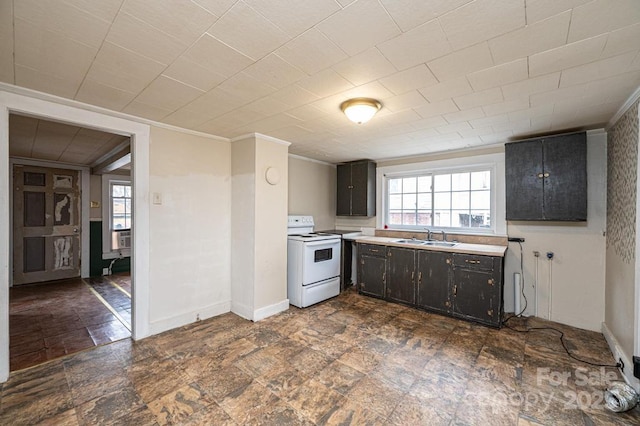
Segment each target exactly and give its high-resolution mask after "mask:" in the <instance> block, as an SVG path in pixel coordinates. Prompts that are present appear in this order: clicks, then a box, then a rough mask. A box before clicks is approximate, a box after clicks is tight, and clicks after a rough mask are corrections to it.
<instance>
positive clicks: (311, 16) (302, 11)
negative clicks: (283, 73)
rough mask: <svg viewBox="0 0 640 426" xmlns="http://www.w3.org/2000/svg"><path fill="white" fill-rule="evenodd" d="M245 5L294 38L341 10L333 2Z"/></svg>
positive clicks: (284, 0) (260, 0) (269, 0)
mask: <svg viewBox="0 0 640 426" xmlns="http://www.w3.org/2000/svg"><path fill="white" fill-rule="evenodd" d="M245 3H247V4H248V5H249V6H251V7H252V8H253V9H255V10H256V11H258V12H259V13H260V14H261V15H262V16H264V17H265V18H267V19H268V20H269V21H271V22H273V23H274V24H276V25H277V26H278V27H280V29H282V30H283V31H284V32H286V33H287V34H289V35H290V36H292V37H295V36H297V35H299V34H301V33H303V32H304V31H306V30H308V29H309V28H311V27H313V26H314V25H316V24H317V23H318V22H320V21H322V20H323V19H325V18H327V17H328V16H330V15H331V14H333V13H334V12H337V11H338V10H340V6H339V5H338V4H336V2H335V1H333V0H280V1H276V2H274V1H273V0H245Z"/></svg>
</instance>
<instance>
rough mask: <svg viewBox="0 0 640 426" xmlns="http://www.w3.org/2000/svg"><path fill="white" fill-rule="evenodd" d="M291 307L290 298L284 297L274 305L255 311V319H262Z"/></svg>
mask: <svg viewBox="0 0 640 426" xmlns="http://www.w3.org/2000/svg"><path fill="white" fill-rule="evenodd" d="M288 309H289V299H284V300H282V301H280V302H278V303H274V304H273V305H269V306H265V307H263V308H259V309H256V310H255V311H253V321H256V322H257V321H260V320H263V319H265V318H268V317H270V316H272V315H275V314H279V313H280V312H284V311H286V310H288Z"/></svg>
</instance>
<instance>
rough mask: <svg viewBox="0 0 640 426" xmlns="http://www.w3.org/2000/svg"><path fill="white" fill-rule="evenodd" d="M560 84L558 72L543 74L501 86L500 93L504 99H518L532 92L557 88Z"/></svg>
mask: <svg viewBox="0 0 640 426" xmlns="http://www.w3.org/2000/svg"><path fill="white" fill-rule="evenodd" d="M559 85H560V73H559V72H557V73H553V74H547V75H543V76H541V77H536V78H530V79H528V80H524V81H519V82H517V83H510V84H506V85H504V86H502V95H503V96H504V98H505V99H507V100H508V99H518V98H523V97H525V96H529V95H531V94H534V93H540V92H546V91H549V90H554V89H557V88H558V87H559Z"/></svg>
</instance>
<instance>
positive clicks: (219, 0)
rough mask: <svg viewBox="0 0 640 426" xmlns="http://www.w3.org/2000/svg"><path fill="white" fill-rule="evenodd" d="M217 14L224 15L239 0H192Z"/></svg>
mask: <svg viewBox="0 0 640 426" xmlns="http://www.w3.org/2000/svg"><path fill="white" fill-rule="evenodd" d="M192 1H193V2H194V3H196V4H198V5H200V7H204V8H205V9H207V10H208V11H209V12H211V13H213V14H214V15H216V16H222V15H223V14H224V13H225V12H226V11H227V10H229V8H231V6H233V4H234V3H236V2H237V1H238V0H192Z"/></svg>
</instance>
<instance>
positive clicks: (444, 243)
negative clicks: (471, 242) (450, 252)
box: [394, 239, 458, 247]
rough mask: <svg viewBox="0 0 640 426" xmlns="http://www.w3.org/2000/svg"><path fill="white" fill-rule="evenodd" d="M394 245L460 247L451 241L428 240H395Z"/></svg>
mask: <svg viewBox="0 0 640 426" xmlns="http://www.w3.org/2000/svg"><path fill="white" fill-rule="evenodd" d="M394 243H399V244H412V245H416V246H432V247H453V246H456V245H458V243H453V242H449V241H426V240H416V239H401V240H395V241H394Z"/></svg>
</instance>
